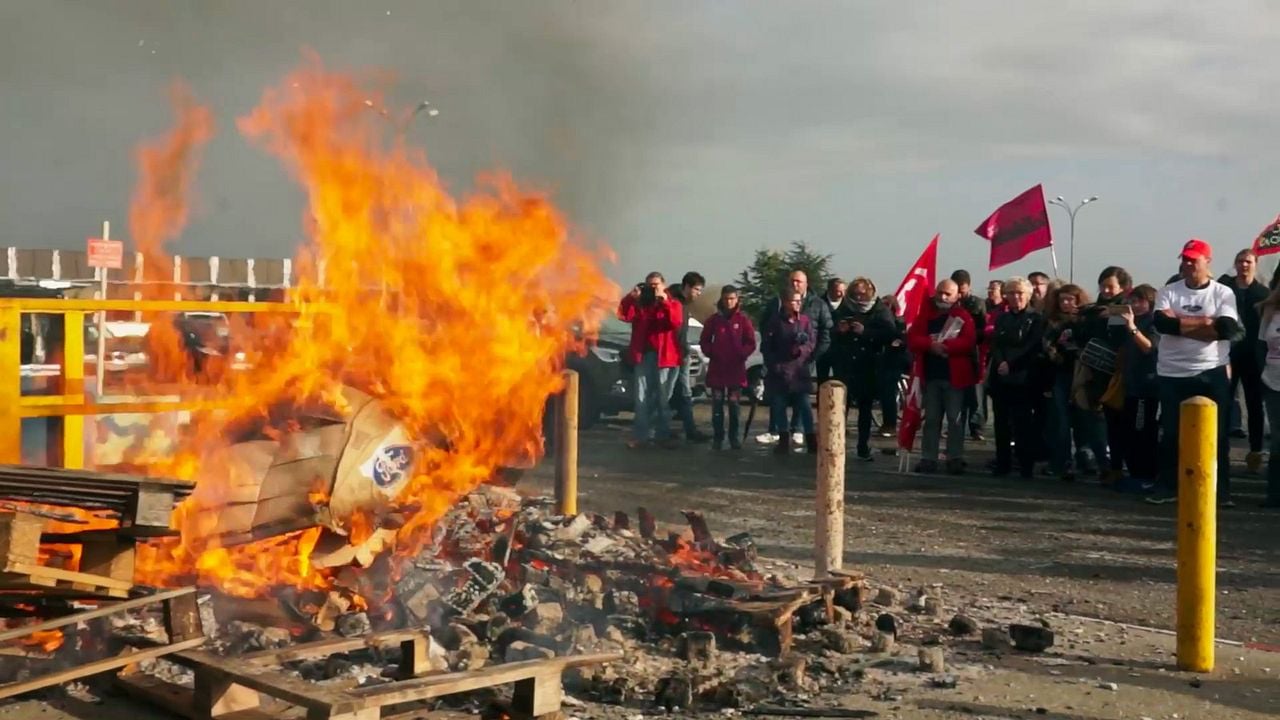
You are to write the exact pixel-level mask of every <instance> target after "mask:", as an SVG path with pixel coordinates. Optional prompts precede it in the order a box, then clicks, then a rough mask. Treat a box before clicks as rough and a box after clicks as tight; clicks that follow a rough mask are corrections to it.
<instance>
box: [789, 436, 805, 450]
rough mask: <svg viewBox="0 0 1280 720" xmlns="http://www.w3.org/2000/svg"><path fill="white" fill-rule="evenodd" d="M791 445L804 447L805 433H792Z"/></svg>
mask: <svg viewBox="0 0 1280 720" xmlns="http://www.w3.org/2000/svg"><path fill="white" fill-rule="evenodd" d="M791 445H792V447H795V446H796V445H799V446H801V447H804V433H791Z"/></svg>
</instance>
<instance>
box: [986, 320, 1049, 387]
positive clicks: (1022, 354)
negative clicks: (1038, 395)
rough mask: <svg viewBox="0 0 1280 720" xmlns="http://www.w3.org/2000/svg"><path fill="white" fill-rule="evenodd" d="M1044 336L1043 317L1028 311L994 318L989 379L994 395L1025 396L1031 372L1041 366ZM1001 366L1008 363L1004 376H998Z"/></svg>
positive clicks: (1032, 376)
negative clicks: (1019, 394)
mask: <svg viewBox="0 0 1280 720" xmlns="http://www.w3.org/2000/svg"><path fill="white" fill-rule="evenodd" d="M1044 332H1045V324H1044V316H1043V315H1041V314H1040V313H1038V312H1036V311H1035V310H1032V309H1031V308H1027V309H1026V310H1023V311H1022V312H1019V313H1015V312H1005V313H1003V314H1001V315H1000V317H998V318H996V324H995V328H994V329H993V330H992V337H991V373H990V375H988V378H989V379H990V384H991V390H992V391H993V392H1001V391H1006V392H1020V393H1021V392H1027V390H1028V389H1029V388H1030V387H1031V386H1032V385H1033V381H1034V379H1035V378H1034V372H1033V371H1034V369H1035V368H1036V366H1037V364H1038V363H1039V362H1041V357H1042V356H1041V353H1042V351H1043V343H1044ZM1001 363H1009V373H1008V374H1007V375H1001V374H1000V373H999V372H998V369H999V368H1000V364H1001Z"/></svg>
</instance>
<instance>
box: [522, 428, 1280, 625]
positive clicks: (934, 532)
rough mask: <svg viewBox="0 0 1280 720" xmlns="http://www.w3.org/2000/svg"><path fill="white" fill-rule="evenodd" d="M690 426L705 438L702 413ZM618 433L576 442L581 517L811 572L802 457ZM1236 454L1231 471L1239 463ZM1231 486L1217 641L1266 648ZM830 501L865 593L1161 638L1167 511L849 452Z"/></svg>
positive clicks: (1274, 621)
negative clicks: (992, 607) (998, 608)
mask: <svg viewBox="0 0 1280 720" xmlns="http://www.w3.org/2000/svg"><path fill="white" fill-rule="evenodd" d="M698 415H699V418H700V420H701V422H702V423H703V424H704V428H706V429H709V424H710V423H709V416H708V409H707V408H706V407H705V406H700V407H699V408H698ZM759 420H760V418H759V417H757V423H756V426H757V427H761V426H762V423H760V422H759ZM761 429H763V428H762V427H761ZM626 430H627V425H626V423H624V422H612V423H605V424H602V425H600V426H597V427H595V428H593V429H592V430H590V431H585V432H583V433H582V435H581V437H580V451H579V452H580V471H579V472H580V488H581V492H582V498H581V501H580V507H581V508H582V509H587V510H596V511H601V512H612V511H613V510H624V511H628V512H632V513H634V512H635V509H636V508H637V507H639V506H645V507H647V508H649V509H650V510H651V511H653V512H654V513H655V514H656V515H657V516H658V518H659V520H662V521H666V522H671V523H679V522H681V521H682V518H681V516H680V513H679V511H680V510H682V509H698V510H701V511H703V512H704V513H705V514H706V516H707V518H708V519H709V521H710V523H711V526H712V529H713V530H714V531H716V532H717V533H719V534H722V535H729V534H732V533H736V532H741V531H749V532H751V533H752V535H753V536H754V538H755V541H756V544H757V546H758V547H759V549H760V552H761V554H762V555H766V556H770V557H774V558H779V559H784V560H791V561H795V562H797V563H800V564H807V563H810V562H811V561H812V555H813V550H812V548H813V517H814V505H815V500H814V485H815V476H816V460H815V458H814V456H809V455H804V454H792V455H789V456H783V457H779V456H775V455H773V454H772V453H771V452H770V451H769V449H768V448H765V447H763V446H760V445H757V444H755V442H754V441H751V442H749V444H748V446H747V447H745V448H744V449H743V450H741V451H727V450H726V451H720V452H716V451H713V450H711V449H710V447H709V446H707V445H687V446H684V447H681V448H678V449H673V450H662V449H646V450H627V449H626V448H625V447H624V445H623V442H624V440H625V438H626ZM754 432H755V431H754V430H753V434H754ZM851 439H852V438H851ZM876 442H878V443H880V444H881V447H883V448H885V449H889V448H891V447H892V445H893V443H892V441H890V440H877V441H876ZM850 447H852V442H851V443H850ZM966 453H967V454H968V459H969V461H970V467H974V468H982V467H985V465H986V462H987V461H988V460H989V459H990V457H991V454H992V448H991V445H990V443H989V442H986V443H972V442H971V443H968V445H967V447H966ZM1235 454H1236V455H1238V456H1239V457H1238V459H1239V460H1240V461H1241V463H1242V462H1243V457H1244V450H1243V449H1241V448H1236V449H1235ZM553 468H554V464H553V463H551V462H544V463H543V464H542V465H541V466H540V467H539V468H538V469H537V470H536V471H534V472H533V473H531V475H530V477H529V478H528V479H527V480H526V481H525V484H528V485H530V486H533V487H538V488H541V489H544V490H546V491H548V492H550V490H551V487H552V473H553ZM1233 482H1234V488H1233V489H1234V491H1235V493H1236V500H1237V503H1238V507H1236V508H1233V509H1224V510H1221V511H1220V514H1219V517H1218V561H1219V570H1218V596H1217V600H1218V612H1217V617H1218V636H1219V637H1222V638H1226V639H1233V640H1239V641H1244V642H1257V643H1266V644H1272V645H1278V646H1280V542H1278V541H1280V511H1276V510H1263V509H1261V508H1259V507H1258V503H1259V502H1260V501H1261V499H1262V496H1261V493H1262V489H1263V488H1262V480H1261V478H1259V477H1256V476H1247V475H1244V474H1243V466H1241V473H1240V474H1237V475H1236V476H1234V479H1233ZM845 487H846V497H845V500H846V518H845V564H846V567H848V568H853V569H857V570H860V571H863V572H865V573H866V574H867V575H868V576H870V577H871V578H873V581H874V582H877V583H883V584H888V585H895V586H900V587H912V586H922V585H929V584H933V583H942V584H943V585H944V586H945V587H946V588H948V591H949V592H951V593H955V594H960V595H971V596H973V597H975V598H990V599H999V598H1007V599H1017V600H1022V601H1024V602H1026V603H1028V604H1031V605H1033V606H1035V607H1037V608H1039V609H1041V610H1043V611H1050V610H1057V611H1060V612H1063V613H1068V614H1077V615H1084V616H1089V617H1095V618H1103V619H1107V620H1114V621H1118V622H1125V623H1133V624H1138V625H1144V626H1152V627H1158V628H1172V627H1173V625H1174V589H1175V578H1176V559H1175V547H1176V544H1175V543H1176V541H1175V527H1174V524H1175V517H1176V512H1177V509H1176V506H1175V505H1163V506H1153V505H1148V504H1146V503H1143V502H1141V501H1140V500H1139V499H1138V498H1136V497H1135V496H1132V495H1124V494H1120V493H1117V492H1115V491H1112V490H1109V489H1104V488H1102V487H1101V486H1099V485H1098V484H1097V483H1096V481H1094V482H1084V481H1080V482H1076V483H1064V482H1062V481H1059V480H1056V479H1050V478H1037V479H1034V480H1029V481H1028V480H1021V479H1017V478H1012V479H1010V478H1002V479H997V478H992V477H990V476H989V475H987V474H985V473H982V472H977V471H974V472H971V473H970V474H967V475H964V476H957V477H953V476H946V475H937V476H923V475H915V474H900V473H898V472H897V458H895V457H892V456H888V455H881V454H877V456H876V460H875V461H874V462H872V463H862V462H859V461H856V460H854V459H853V458H852V454H851V455H850V460H849V465H848V473H847V476H846V485H845Z"/></svg>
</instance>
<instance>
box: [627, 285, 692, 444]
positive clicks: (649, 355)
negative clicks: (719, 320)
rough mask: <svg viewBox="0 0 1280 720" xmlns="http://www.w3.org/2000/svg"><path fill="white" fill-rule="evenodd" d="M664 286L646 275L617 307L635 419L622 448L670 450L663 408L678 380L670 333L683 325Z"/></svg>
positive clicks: (675, 340)
mask: <svg viewBox="0 0 1280 720" xmlns="http://www.w3.org/2000/svg"><path fill="white" fill-rule="evenodd" d="M665 285H666V281H665V280H664V279H663V277H662V273H660V272H651V273H649V274H648V275H647V276H646V277H645V279H644V282H642V283H640V284H638V285H636V286H635V288H633V289H632V290H631V292H630V293H628V294H627V295H626V297H624V298H622V302H620V303H618V319H619V320H621V321H623V322H625V323H629V324H630V325H631V342H630V344H629V346H628V348H627V360H628V361H629V362H630V363H631V365H632V367H634V368H635V372H634V374H633V376H632V395H633V397H635V414H636V418H635V423H634V424H633V425H632V428H631V429H632V438H631V440H630V441H629V442H628V443H627V447H631V448H638V447H642V446H644V445H647V444H649V443H650V442H654V441H656V442H658V443H659V444H661V445H662V446H663V447H672V446H673V443H672V440H671V433H670V428H669V427H668V424H667V404H668V403H669V402H670V401H671V392H672V390H673V389H674V388H675V383H676V379H677V377H678V375H679V369H680V359H681V356H680V345H679V340H678V338H677V337H676V334H677V333H678V332H679V331H680V328H681V327H682V325H683V321H684V308H683V307H682V306H681V305H680V301H679V300H676V299H675V298H673V297H671V296H670V295H668V294H667V290H666V287H665Z"/></svg>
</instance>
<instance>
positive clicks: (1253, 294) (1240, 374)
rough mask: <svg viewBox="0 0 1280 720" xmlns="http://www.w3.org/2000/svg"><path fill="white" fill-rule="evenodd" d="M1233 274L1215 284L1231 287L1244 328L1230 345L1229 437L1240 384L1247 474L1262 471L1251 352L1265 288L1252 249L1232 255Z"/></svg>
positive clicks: (1257, 379)
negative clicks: (1245, 423) (1246, 420)
mask: <svg viewBox="0 0 1280 720" xmlns="http://www.w3.org/2000/svg"><path fill="white" fill-rule="evenodd" d="M1235 265H1236V274H1235V275H1234V276H1233V275H1223V276H1222V277H1220V278H1218V282H1220V283H1222V284H1223V285H1226V286H1227V287H1229V288H1231V290H1232V292H1234V293H1235V294H1236V310H1237V311H1238V312H1239V313H1240V324H1241V325H1243V326H1244V339H1243V340H1241V341H1240V342H1238V343H1235V344H1234V345H1232V346H1231V405H1230V408H1231V434H1232V435H1236V436H1237V437H1239V435H1240V432H1241V425H1242V424H1243V423H1241V422H1240V403H1239V401H1238V400H1236V398H1237V396H1238V392H1239V390H1240V385H1241V384H1243V385H1244V404H1245V410H1246V411H1247V412H1248V415H1249V433H1248V436H1247V437H1248V438H1249V455H1248V456H1247V457H1246V459H1245V464H1246V465H1247V466H1248V468H1249V472H1255V473H1256V472H1258V471H1259V470H1261V469H1262V435H1263V425H1262V390H1263V388H1262V366H1260V365H1259V364H1258V359H1257V357H1256V353H1255V352H1254V349H1255V348H1256V347H1257V345H1258V329H1259V327H1258V326H1259V325H1260V324H1261V323H1262V318H1261V316H1260V315H1259V313H1258V303H1260V302H1262V301H1263V300H1266V299H1267V294H1268V293H1267V286H1266V285H1263V284H1262V283H1261V282H1259V281H1258V277H1257V271H1258V257H1257V256H1256V255H1254V254H1253V250H1251V249H1246V250H1241V251H1240V252H1238V253H1236V262H1235Z"/></svg>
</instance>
